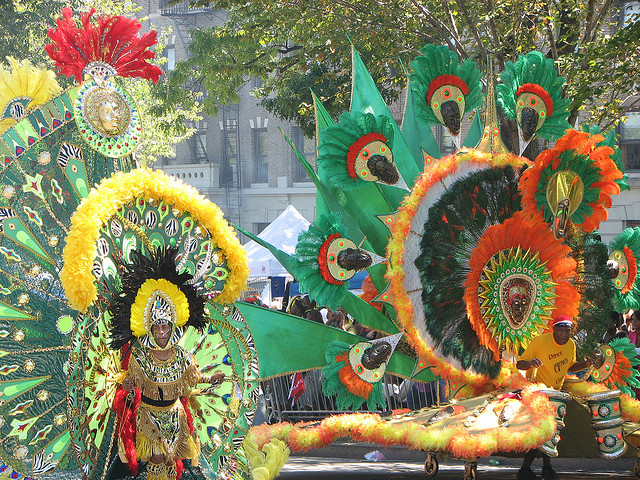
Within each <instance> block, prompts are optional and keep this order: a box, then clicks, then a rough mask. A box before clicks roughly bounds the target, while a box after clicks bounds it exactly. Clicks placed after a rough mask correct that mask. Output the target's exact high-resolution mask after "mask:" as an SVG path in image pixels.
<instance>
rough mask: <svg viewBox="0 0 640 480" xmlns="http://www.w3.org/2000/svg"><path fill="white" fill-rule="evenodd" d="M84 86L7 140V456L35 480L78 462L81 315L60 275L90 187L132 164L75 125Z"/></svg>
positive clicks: (27, 119)
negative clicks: (74, 374) (75, 347)
mask: <svg viewBox="0 0 640 480" xmlns="http://www.w3.org/2000/svg"><path fill="white" fill-rule="evenodd" d="M76 91H77V87H73V88H71V89H69V90H67V91H65V92H63V93H62V94H61V95H59V96H57V97H53V98H51V99H49V100H47V101H45V102H43V104H42V105H41V106H39V107H37V108H34V109H32V110H30V111H28V113H27V114H26V115H25V116H24V118H23V119H21V120H19V121H18V122H17V123H16V124H15V125H14V126H13V127H11V128H10V129H9V130H7V131H6V132H5V133H4V134H3V135H2V137H1V139H0V158H1V159H2V170H1V172H0V184H1V185H2V187H1V189H2V195H1V197H0V270H1V271H0V291H1V295H2V298H1V299H0V302H1V303H0V305H1V307H0V325H1V326H0V330H1V331H2V333H1V334H0V350H1V351H2V362H1V363H0V370H2V372H3V374H2V379H1V380H0V394H1V395H2V402H1V403H2V405H1V406H0V432H1V434H2V437H3V438H4V439H5V440H4V441H3V442H2V443H1V445H0V458H1V459H2V462H4V464H6V465H7V466H8V468H9V469H10V470H9V471H14V472H15V473H16V474H19V475H21V476H31V477H33V478H39V477H40V476H41V475H44V474H47V473H49V472H51V471H53V470H55V469H56V468H58V469H70V468H77V466H78V463H77V461H76V459H75V457H74V455H75V453H74V449H73V447H72V441H71V432H70V430H69V426H68V422H69V419H70V412H69V410H68V409H67V395H66V383H67V380H68V376H67V375H68V373H69V371H68V368H69V365H70V362H69V354H70V351H71V349H72V347H71V339H72V337H73V336H74V331H75V329H76V328H77V327H78V326H79V325H80V324H82V322H83V317H82V316H79V315H78V313H77V311H75V310H74V309H72V308H71V307H69V305H68V304H67V302H66V299H65V295H64V292H63V289H62V286H61V283H60V279H59V272H60V269H61V268H62V248H63V246H64V238H65V236H66V235H67V233H68V227H69V224H70V217H71V215H72V214H73V212H74V211H75V209H76V208H77V206H78V205H79V204H80V202H81V201H82V200H83V199H84V198H85V197H86V196H87V194H88V192H89V189H90V187H91V186H92V185H94V184H95V183H97V182H99V181H100V180H101V179H102V178H104V177H107V176H109V175H111V174H112V173H114V172H116V171H118V170H128V169H129V168H131V166H132V164H133V160H132V158H131V157H129V156H123V157H121V158H106V157H105V156H103V155H102V154H100V153H99V152H96V151H95V150H93V149H91V148H88V145H87V144H86V143H85V141H84V139H83V137H82V135H81V134H80V132H79V131H78V129H77V127H76V124H75V114H74V109H73V102H74V98H75V94H76ZM16 478H17V477H16Z"/></svg>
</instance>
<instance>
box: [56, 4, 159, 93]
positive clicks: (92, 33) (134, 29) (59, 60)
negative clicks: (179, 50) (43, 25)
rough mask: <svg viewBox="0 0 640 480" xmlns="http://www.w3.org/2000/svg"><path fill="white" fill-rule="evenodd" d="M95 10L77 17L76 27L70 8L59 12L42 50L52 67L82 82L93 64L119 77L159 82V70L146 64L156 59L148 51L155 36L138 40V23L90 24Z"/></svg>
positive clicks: (104, 19) (108, 19)
mask: <svg viewBox="0 0 640 480" xmlns="http://www.w3.org/2000/svg"><path fill="white" fill-rule="evenodd" d="M95 12H96V10H95V8H92V9H91V11H89V12H85V13H81V14H80V23H81V25H80V26H78V24H77V23H76V20H75V19H74V18H73V12H72V10H71V9H70V8H68V7H67V8H63V9H62V17H60V18H58V20H57V21H56V25H57V28H55V29H54V28H50V29H49V38H50V39H51V41H52V43H49V44H48V45H47V46H46V47H45V48H46V50H47V53H48V54H49V57H51V60H53V63H54V65H55V67H56V68H57V69H58V70H59V71H60V72H61V73H62V74H64V75H66V76H68V77H71V76H73V77H75V79H76V80H77V81H78V82H81V81H82V74H83V70H84V68H85V67H86V66H87V65H89V64H91V63H92V62H104V63H107V64H109V65H111V66H112V67H113V68H114V69H115V70H116V71H117V72H118V75H120V76H122V77H142V78H145V79H147V80H153V81H154V82H157V81H158V77H159V76H160V75H162V70H161V69H160V68H159V67H158V66H156V65H153V64H151V63H149V60H151V59H152V58H154V57H155V53H153V52H152V51H151V50H149V48H151V47H152V46H153V45H155V44H156V43H157V39H156V32H155V31H151V32H148V33H145V34H144V35H143V36H142V37H139V36H138V31H139V30H140V27H141V26H142V25H141V24H140V22H139V21H138V20H137V19H130V18H126V17H122V16H116V17H112V16H110V15H101V16H98V17H97V18H96V19H95V22H92V17H93V14H94V13H95Z"/></svg>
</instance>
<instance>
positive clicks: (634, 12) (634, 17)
mask: <svg viewBox="0 0 640 480" xmlns="http://www.w3.org/2000/svg"><path fill="white" fill-rule="evenodd" d="M637 21H640V2H639V1H632V2H620V23H621V27H622V28H624V27H627V26H629V25H631V24H632V23H635V22H637Z"/></svg>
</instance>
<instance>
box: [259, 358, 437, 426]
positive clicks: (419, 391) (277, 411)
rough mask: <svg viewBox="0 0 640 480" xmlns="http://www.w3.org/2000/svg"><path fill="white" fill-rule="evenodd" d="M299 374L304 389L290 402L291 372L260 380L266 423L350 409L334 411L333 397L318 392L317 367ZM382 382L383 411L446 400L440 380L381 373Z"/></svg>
mask: <svg viewBox="0 0 640 480" xmlns="http://www.w3.org/2000/svg"><path fill="white" fill-rule="evenodd" d="M302 376H303V380H304V383H305V391H304V393H303V394H302V395H301V396H300V397H299V398H298V400H297V401H296V402H295V403H293V404H292V401H291V399H289V391H290V389H291V381H292V376H291V375H285V376H281V377H275V378H271V379H269V380H265V381H263V382H262V383H261V386H262V391H263V394H264V400H265V406H266V421H267V422H268V423H277V422H283V421H287V422H292V423H293V422H299V421H317V420H322V419H323V418H326V417H328V416H330V415H336V414H340V413H351V411H344V410H338V409H337V407H336V403H335V399H334V398H328V397H326V396H325V395H324V394H323V393H322V380H323V377H322V372H321V371H320V370H310V371H308V372H303V373H302ZM382 382H383V391H384V397H385V400H386V404H387V409H386V412H390V411H393V410H400V409H403V408H408V409H410V410H418V409H420V408H423V407H429V406H433V405H439V404H441V403H443V402H444V401H445V400H446V398H445V393H444V392H445V390H444V382H443V381H442V380H436V381H434V382H430V383H419V382H413V381H410V380H406V379H403V378H400V377H397V376H395V375H389V374H385V376H384V378H383V380H382ZM359 411H362V412H369V410H367V408H366V402H365V404H363V406H362V407H361V408H360V410H359ZM386 412H383V411H381V410H376V411H375V412H371V413H379V414H384V413H386Z"/></svg>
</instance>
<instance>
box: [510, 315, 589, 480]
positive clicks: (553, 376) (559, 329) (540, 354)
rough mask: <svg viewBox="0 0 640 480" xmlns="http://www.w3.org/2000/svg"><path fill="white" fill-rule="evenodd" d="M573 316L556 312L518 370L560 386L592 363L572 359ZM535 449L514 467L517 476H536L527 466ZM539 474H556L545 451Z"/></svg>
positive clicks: (552, 477)
mask: <svg viewBox="0 0 640 480" xmlns="http://www.w3.org/2000/svg"><path fill="white" fill-rule="evenodd" d="M572 330H573V320H572V319H571V317H569V316H568V315H558V316H557V317H556V318H555V319H554V321H553V331H552V332H549V333H544V334H542V335H539V336H537V337H535V338H534V339H533V340H531V343H529V346H528V347H527V349H526V350H525V351H524V353H523V354H522V355H520V358H519V359H518V362H517V363H516V367H517V368H518V369H519V370H527V377H529V374H531V376H532V377H533V378H532V380H534V381H535V382H536V383H544V384H545V385H546V386H548V387H552V388H554V389H556V390H560V389H562V386H563V384H564V378H565V375H566V374H567V372H569V373H572V372H579V371H580V370H583V369H585V368H587V367H589V366H591V365H593V364H594V360H593V359H591V358H589V359H587V360H583V361H581V362H577V361H576V343H575V342H574V340H573V338H571V332H572ZM537 452H538V451H537V450H536V449H533V450H529V451H528V452H527V453H526V455H525V457H524V461H523V462H522V467H521V468H520V470H519V471H518V477H517V478H518V480H535V479H537V478H538V476H537V475H536V474H535V472H534V471H533V470H532V469H531V464H532V463H533V460H534V459H535V458H536V455H537ZM542 461H543V466H542V478H543V479H544V480H557V479H558V474H557V473H556V472H555V470H554V469H553V467H552V466H551V458H550V457H549V455H547V454H545V453H542Z"/></svg>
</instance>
